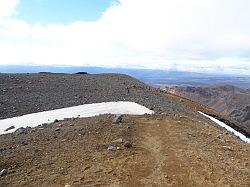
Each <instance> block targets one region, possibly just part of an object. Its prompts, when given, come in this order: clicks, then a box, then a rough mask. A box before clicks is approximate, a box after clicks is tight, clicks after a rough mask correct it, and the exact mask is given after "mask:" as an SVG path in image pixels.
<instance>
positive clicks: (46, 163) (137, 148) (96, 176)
mask: <svg viewBox="0 0 250 187" xmlns="http://www.w3.org/2000/svg"><path fill="white" fill-rule="evenodd" d="M111 121H112V119H111V117H110V116H107V115H104V116H99V117H94V118H85V119H74V120H72V119H70V120H65V121H59V122H57V123H54V124H51V125H47V126H40V127H37V128H33V129H31V130H29V132H28V133H27V134H21V135H18V136H15V135H13V134H7V135H1V136H0V142H1V144H0V145H1V147H0V149H1V153H0V154H1V160H0V169H2V168H6V169H7V170H8V173H7V175H4V176H2V177H0V186H3V187H4V186H65V185H71V186H249V185H250V181H249V179H250V165H249V164H250V163H249V161H250V160H249V154H250V147H249V145H248V144H245V143H243V142H242V141H241V140H239V139H237V138H235V137H234V136H233V135H231V134H228V133H227V132H226V131H225V130H224V129H222V128H219V127H217V126H216V125H215V124H213V123H212V122H211V121H209V120H207V119H206V118H203V117H200V120H190V118H186V117H174V116H172V117H171V116H165V115H158V116H157V115H156V116H141V117H137V116H126V117H125V118H124V120H123V123H122V124H112V122H111ZM58 129H60V130H58ZM120 138H122V140H123V142H120V140H119V139H120ZM125 142H129V143H132V147H131V148H126V147H124V143H125ZM109 145H112V146H115V147H119V148H118V150H116V151H108V150H107V148H108V146H109Z"/></svg>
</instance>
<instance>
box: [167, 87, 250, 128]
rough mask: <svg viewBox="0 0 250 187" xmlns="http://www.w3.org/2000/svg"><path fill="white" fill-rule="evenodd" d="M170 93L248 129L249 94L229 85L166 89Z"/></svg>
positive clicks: (249, 121) (249, 113)
mask: <svg viewBox="0 0 250 187" xmlns="http://www.w3.org/2000/svg"><path fill="white" fill-rule="evenodd" d="M166 90H167V91H168V92H170V93H173V94H176V95H179V96H181V97H185V98H188V99H191V100H193V101H196V102H199V103H202V104H204V105H207V106H209V107H211V108H213V109H214V110H216V111H217V112H219V113H221V114H223V115H227V116H229V117H231V118H233V119H235V120H237V121H238V122H239V123H241V124H242V125H244V126H245V127H246V128H248V129H250V92H249V90H244V89H241V88H237V87H235V86H231V85H219V86H207V87H190V86H186V87H181V86H174V87H167V88H166Z"/></svg>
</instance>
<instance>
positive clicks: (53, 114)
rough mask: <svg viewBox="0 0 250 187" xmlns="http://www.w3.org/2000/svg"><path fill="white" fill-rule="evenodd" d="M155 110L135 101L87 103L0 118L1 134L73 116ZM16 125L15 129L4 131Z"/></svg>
mask: <svg viewBox="0 0 250 187" xmlns="http://www.w3.org/2000/svg"><path fill="white" fill-rule="evenodd" d="M153 113H154V111H152V110H149V109H148V108H146V107H144V106H142V105H139V104H137V103H134V102H127V101H118V102H103V103H94V104H85V105H79V106H74V107H68V108H61V109H56V110H50V111H44V112H38V113H32V114H27V115H23V116H19V117H13V118H8V119H3V120H0V134H5V133H11V132H14V131H15V130H16V129H18V128H20V127H27V126H29V127H35V126H38V125H41V124H44V123H52V122H54V120H55V119H58V120H63V119H65V118H73V117H92V116H97V115H101V114H131V115H143V114H153ZM12 125H14V126H15V129H12V130H9V131H7V132H6V131H4V130H5V129H7V128H8V127H10V126H12Z"/></svg>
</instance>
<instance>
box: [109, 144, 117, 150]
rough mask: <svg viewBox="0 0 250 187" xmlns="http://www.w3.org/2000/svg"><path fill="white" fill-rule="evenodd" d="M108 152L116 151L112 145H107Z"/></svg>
mask: <svg viewBox="0 0 250 187" xmlns="http://www.w3.org/2000/svg"><path fill="white" fill-rule="evenodd" d="M107 150H108V151H116V147H115V146H113V145H109V146H108V148H107Z"/></svg>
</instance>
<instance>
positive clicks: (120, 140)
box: [113, 138, 123, 143]
mask: <svg viewBox="0 0 250 187" xmlns="http://www.w3.org/2000/svg"><path fill="white" fill-rule="evenodd" d="M122 142H123V139H122V138H118V139H117V140H114V141H113V143H122Z"/></svg>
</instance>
